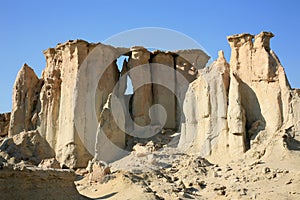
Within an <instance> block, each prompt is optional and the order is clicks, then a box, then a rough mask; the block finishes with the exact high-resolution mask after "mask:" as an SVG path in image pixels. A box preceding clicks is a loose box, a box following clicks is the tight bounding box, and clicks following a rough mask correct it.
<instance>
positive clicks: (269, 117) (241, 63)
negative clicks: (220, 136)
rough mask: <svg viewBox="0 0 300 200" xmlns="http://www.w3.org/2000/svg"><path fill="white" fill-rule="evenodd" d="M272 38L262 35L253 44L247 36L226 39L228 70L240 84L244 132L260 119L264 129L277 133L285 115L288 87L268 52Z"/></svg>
mask: <svg viewBox="0 0 300 200" xmlns="http://www.w3.org/2000/svg"><path fill="white" fill-rule="evenodd" d="M273 36H274V35H273V34H272V33H269V32H262V33H260V34H259V35H257V36H255V39H254V42H252V39H253V36H252V35H250V34H240V35H235V36H230V37H228V41H229V44H230V46H231V48H232V53H231V59H230V68H231V71H232V72H234V73H235V74H236V75H237V77H239V79H240V80H241V81H242V82H241V86H240V87H241V89H240V91H241V96H242V105H243V107H244V109H245V115H246V129H247V130H248V129H250V128H251V126H252V124H253V123H254V122H256V121H258V120H260V121H261V122H263V123H264V127H263V128H264V129H266V130H268V131H269V132H276V131H277V130H279V129H280V127H281V126H282V125H283V123H284V121H285V118H286V115H287V114H286V113H287V110H288V108H287V106H288V104H289V103H288V101H289V100H288V97H287V96H289V95H288V94H289V90H290V86H289V84H288V82H287V80H286V77H285V73H284V70H283V68H282V66H281V64H280V62H279V60H278V58H277V56H276V55H275V54H274V52H273V51H272V50H270V44H269V41H270V38H272V37H273ZM243 97H244V98H243Z"/></svg>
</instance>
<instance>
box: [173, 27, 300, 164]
mask: <svg viewBox="0 0 300 200" xmlns="http://www.w3.org/2000/svg"><path fill="white" fill-rule="evenodd" d="M273 36H274V35H273V34H272V33H270V32H262V33H260V34H258V35H256V36H255V37H254V36H253V35H250V34H239V35H233V36H229V37H228V41H229V44H230V46H231V49H232V52H231V58H230V64H228V63H226V61H225V59H224V57H223V56H222V54H219V58H218V59H217V61H215V62H214V63H213V64H212V65H211V66H210V67H209V68H207V69H203V70H200V73H199V77H198V78H197V80H195V81H194V82H192V83H191V85H190V86H189V89H188V91H187V93H186V97H185V103H184V114H185V119H186V120H185V121H184V123H183V124H182V136H181V138H180V143H179V147H181V148H184V147H185V148H187V150H189V151H191V152H193V153H197V154H200V155H204V156H211V159H217V158H220V156H222V155H223V156H224V155H225V154H228V156H227V158H230V157H238V156H240V155H241V154H242V153H244V152H245V151H246V150H247V149H249V148H252V146H253V145H257V144H259V143H261V141H260V142H258V141H257V140H258V139H257V136H258V135H259V134H260V133H261V134H263V135H264V136H263V138H264V140H269V139H270V138H272V137H274V135H275V133H276V132H278V131H279V130H282V129H286V127H291V126H294V125H296V124H298V123H299V122H298V119H299V118H298V116H293V117H291V113H294V112H293V111H292V110H293V109H292V108H291V106H292V104H293V103H292V102H295V101H291V98H290V97H291V96H294V95H293V94H294V93H295V92H291V88H290V86H289V83H288V81H287V79H286V76H285V73H284V69H283V67H282V66H281V64H280V62H279V60H278V58H277V56H276V55H275V53H274V52H273V51H272V50H271V49H270V38H272V37H273ZM253 38H254V40H253ZM216 66H219V67H216ZM221 74H223V75H221ZM210 77H213V78H210ZM289 119H294V120H295V119H296V121H293V122H289ZM288 124H289V125H288ZM296 126H297V125H296ZM261 131H263V133H262V132H261ZM265 133H267V134H265ZM214 141H215V142H214Z"/></svg>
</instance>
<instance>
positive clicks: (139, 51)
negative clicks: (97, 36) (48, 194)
mask: <svg viewBox="0 0 300 200" xmlns="http://www.w3.org/2000/svg"><path fill="white" fill-rule="evenodd" d="M130 50H131V56H130V59H129V61H128V65H127V66H128V68H129V70H130V69H134V68H136V67H139V69H137V70H133V71H132V72H129V76H130V78H131V80H132V86H133V90H134V91H135V92H134V95H133V100H132V117H133V120H134V122H135V123H136V124H137V125H139V126H146V125H149V124H150V122H151V120H150V116H149V109H150V107H151V105H152V102H153V95H152V85H151V71H150V65H149V60H150V52H149V51H148V50H147V49H145V48H143V47H132V48H131V49H130ZM141 66H142V67H141ZM144 83H149V84H144Z"/></svg>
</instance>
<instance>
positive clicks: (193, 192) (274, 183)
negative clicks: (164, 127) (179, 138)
mask: <svg viewBox="0 0 300 200" xmlns="http://www.w3.org/2000/svg"><path fill="white" fill-rule="evenodd" d="M274 147H276V145H273V146H272V148H268V154H265V157H262V158H260V159H258V158H255V156H252V155H253V154H254V153H253V151H252V152H251V151H249V153H247V154H245V155H244V156H242V158H240V159H236V160H232V161H230V162H227V163H226V164H222V165H219V164H215V163H210V162H209V161H207V160H206V159H203V158H200V157H197V156H191V155H186V154H184V153H181V152H179V151H178V150H177V149H175V148H164V149H163V150H158V151H149V152H147V153H145V152H143V153H142V154H141V153H138V152H132V153H131V154H130V155H129V156H127V157H125V158H123V159H121V160H119V161H116V162H115V163H112V164H110V169H111V174H109V175H105V176H103V177H102V178H100V179H99V181H97V182H95V181H94V182H90V181H89V175H88V174H87V175H85V176H84V178H79V179H80V180H78V181H76V182H75V184H76V186H77V189H78V191H79V192H80V193H81V194H82V195H84V196H87V197H90V198H93V199H295V200H296V199H300V152H299V151H287V150H286V149H283V148H279V149H277V147H276V148H274ZM274 151H277V154H275V153H276V152H274ZM278 153H279V154H280V156H278ZM270 155H271V156H270ZM220 159H221V158H220Z"/></svg>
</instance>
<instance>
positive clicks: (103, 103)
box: [9, 32, 300, 168]
mask: <svg viewBox="0 0 300 200" xmlns="http://www.w3.org/2000/svg"><path fill="white" fill-rule="evenodd" d="M272 37H273V34H272V33H269V32H262V33H260V34H258V35H257V36H253V35H250V34H239V35H233V36H229V37H228V41H229V44H230V46H231V48H232V53H231V58H230V63H227V61H226V60H225V58H224V55H223V52H222V51H220V52H219V57H218V59H217V60H216V61H215V62H213V63H212V64H211V65H210V66H208V67H205V65H206V63H207V61H208V59H209V56H208V55H206V54H205V53H204V52H203V51H202V50H197V49H192V50H178V51H174V52H164V51H158V50H156V51H153V52H150V51H148V50H147V49H146V48H144V47H140V46H135V47H132V48H130V49H129V48H120V47H112V46H109V45H104V44H100V43H99V44H92V43H88V42H86V41H83V40H76V41H68V42H66V43H64V44H59V45H57V46H56V47H55V48H50V49H48V50H46V51H44V54H45V57H46V68H45V70H44V71H43V74H42V77H41V78H40V79H39V78H38V77H37V76H36V75H35V74H34V72H33V70H32V69H31V68H30V67H28V66H27V65H24V66H23V67H22V69H21V70H20V72H19V74H18V76H17V79H16V83H15V86H14V93H13V109H12V113H11V120H10V128H9V136H11V137H12V136H14V135H18V134H19V133H21V132H22V131H24V130H25V131H30V130H37V131H38V132H39V133H40V135H41V136H42V137H43V138H45V139H46V141H47V142H48V143H49V145H50V147H51V149H53V151H54V152H55V158H56V159H57V161H58V162H59V163H60V165H61V167H69V168H77V167H85V166H86V165H87V162H88V160H90V159H91V158H92V157H93V156H94V155H95V153H96V156H95V158H96V159H102V160H104V161H108V162H110V161H114V160H115V159H118V158H120V156H122V155H124V153H125V154H126V151H124V149H125V148H126V145H127V142H128V141H129V139H128V138H130V139H132V137H133V138H134V137H140V138H147V137H152V136H153V135H154V134H157V133H159V132H161V130H162V129H172V130H173V131H181V137H180V140H179V148H180V149H184V150H186V151H188V152H190V153H196V154H200V155H202V156H211V157H212V158H213V157H215V158H217V157H218V156H223V154H228V155H229V156H230V157H237V156H239V155H241V154H242V153H243V152H245V151H247V150H248V149H249V148H251V147H252V146H253V145H257V144H259V142H258V138H260V137H258V136H260V135H262V134H261V132H262V131H264V133H268V134H265V135H264V138H271V137H272V134H273V133H277V132H278V131H282V130H293V131H296V130H299V129H300V128H299V116H298V114H297V112H295V110H296V109H298V107H299V102H298V96H299V93H298V92H297V90H291V88H290V86H289V83H288V81H287V79H286V76H285V73H284V69H283V67H282V66H281V64H280V62H279V60H278V58H277V57H276V55H275V53H274V52H273V51H272V50H271V49H270V44H269V43H270V38H272ZM121 56H128V59H127V60H126V59H125V60H124V61H123V66H122V67H118V66H117V59H118V58H119V57H121ZM119 69H121V70H119ZM129 78H130V79H131V80H132V85H133V90H134V91H133V94H132V95H127V94H125V91H126V88H127V85H126V84H127V80H128V79H129ZM157 105H160V106H157ZM162 108H163V109H162ZM126 134H127V135H126ZM129 135H130V136H129ZM95 143H96V144H95ZM108 151H110V153H109V154H103V152H108Z"/></svg>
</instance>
